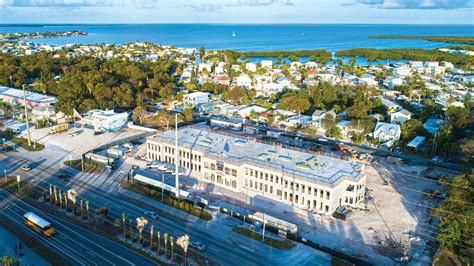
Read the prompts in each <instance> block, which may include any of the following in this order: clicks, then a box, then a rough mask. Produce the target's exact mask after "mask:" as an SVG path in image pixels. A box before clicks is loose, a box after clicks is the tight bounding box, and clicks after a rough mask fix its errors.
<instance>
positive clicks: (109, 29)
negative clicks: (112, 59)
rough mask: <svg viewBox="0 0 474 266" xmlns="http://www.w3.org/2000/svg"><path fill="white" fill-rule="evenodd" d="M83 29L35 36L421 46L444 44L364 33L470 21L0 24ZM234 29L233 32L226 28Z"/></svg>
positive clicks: (16, 28)
mask: <svg viewBox="0 0 474 266" xmlns="http://www.w3.org/2000/svg"><path fill="white" fill-rule="evenodd" d="M68 30H83V31H87V32H88V33H89V35H88V36H77V37H66V38H50V39H37V40H35V41H37V42H41V43H47V44H57V45H61V44H68V43H81V44H90V43H116V44H123V43H128V42H135V41H140V42H144V41H149V42H154V43H157V44H163V45H172V44H173V45H175V46H178V47H189V48H192V47H195V48H199V47H201V46H205V47H206V48H208V49H232V50H237V51H269V50H296V49H327V50H330V51H337V50H341V49H348V48H357V47H371V48H426V49H432V48H437V47H442V46H446V45H449V44H446V43H437V42H428V41H420V40H393V39H369V38H367V37H368V36H370V35H439V36H448V35H453V36H473V35H474V27H472V25H454V26H453V25H449V26H448V25H444V26H443V25H362V24H360V25H349V24H348V25H343V24H289V25H285V24H276V25H273V24H264V25H261V24H123V25H118V24H114V25H105V24H104V25H6V24H5V25H0V32H34V31H68ZM234 31H235V34H236V36H235V37H233V36H232V33H233V32H234Z"/></svg>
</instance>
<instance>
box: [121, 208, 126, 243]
mask: <svg viewBox="0 0 474 266" xmlns="http://www.w3.org/2000/svg"><path fill="white" fill-rule="evenodd" d="M122 224H123V236H124V237H125V238H127V234H126V233H125V213H124V212H122Z"/></svg>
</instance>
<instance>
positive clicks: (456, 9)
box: [0, 0, 474, 24]
mask: <svg viewBox="0 0 474 266" xmlns="http://www.w3.org/2000/svg"><path fill="white" fill-rule="evenodd" d="M0 23H2V24H11V23H84V24H94V23H342V24H344V23H348V24H349V23H360V24H365V23H367V24H385V23H386V24H474V0H0Z"/></svg>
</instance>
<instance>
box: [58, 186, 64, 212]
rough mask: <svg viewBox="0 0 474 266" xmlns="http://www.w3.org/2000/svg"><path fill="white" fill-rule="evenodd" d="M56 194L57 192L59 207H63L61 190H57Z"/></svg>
mask: <svg viewBox="0 0 474 266" xmlns="http://www.w3.org/2000/svg"><path fill="white" fill-rule="evenodd" d="M58 194H59V208H62V207H63V197H62V193H61V190H58Z"/></svg>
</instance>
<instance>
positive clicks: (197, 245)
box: [189, 240, 206, 251]
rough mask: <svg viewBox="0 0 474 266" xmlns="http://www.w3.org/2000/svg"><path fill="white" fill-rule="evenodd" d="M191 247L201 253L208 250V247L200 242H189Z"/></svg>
mask: <svg viewBox="0 0 474 266" xmlns="http://www.w3.org/2000/svg"><path fill="white" fill-rule="evenodd" d="M189 245H190V246H191V247H193V248H195V249H197V250H199V251H204V250H206V245H204V244H203V243H201V242H199V241H195V240H193V241H189Z"/></svg>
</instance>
